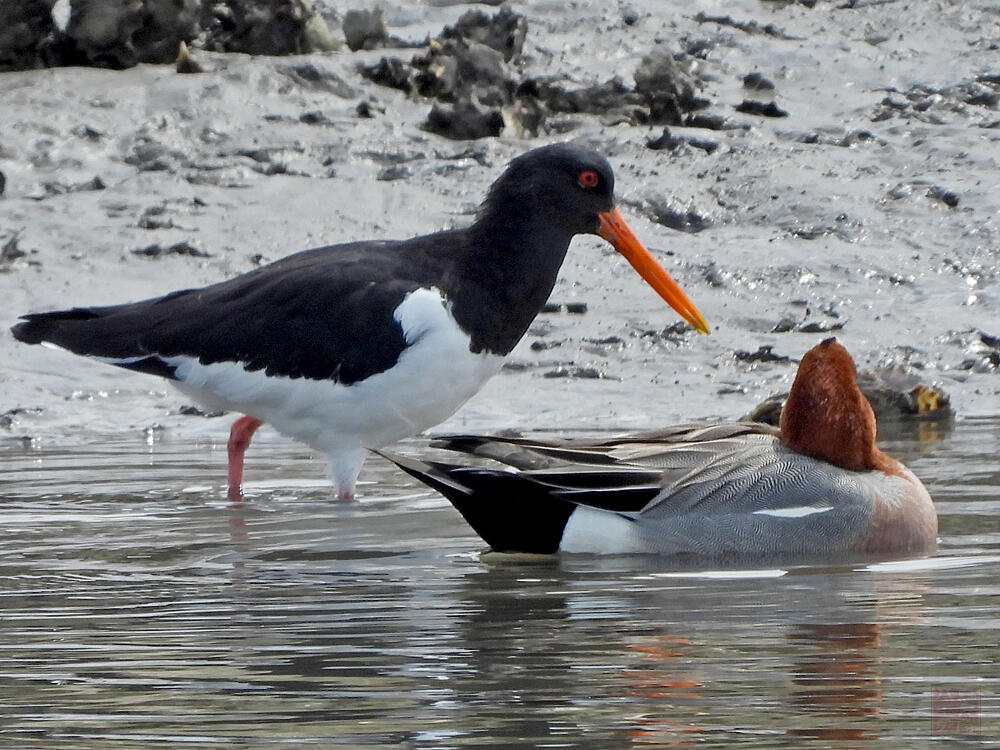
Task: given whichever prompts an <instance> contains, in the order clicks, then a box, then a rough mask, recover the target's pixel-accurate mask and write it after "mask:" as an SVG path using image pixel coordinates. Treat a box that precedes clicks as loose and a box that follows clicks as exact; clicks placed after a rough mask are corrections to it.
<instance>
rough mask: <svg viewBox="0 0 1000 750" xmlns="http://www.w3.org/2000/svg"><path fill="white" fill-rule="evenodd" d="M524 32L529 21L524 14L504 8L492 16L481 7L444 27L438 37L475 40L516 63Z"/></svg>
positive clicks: (506, 60)
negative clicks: (452, 24) (453, 23)
mask: <svg viewBox="0 0 1000 750" xmlns="http://www.w3.org/2000/svg"><path fill="white" fill-rule="evenodd" d="M527 34H528V22H527V20H525V18H524V16H522V15H521V14H520V13H515V12H514V11H513V10H511V9H510V8H509V7H504V8H501V9H500V12H499V13H497V14H496V15H494V16H493V17H490V16H488V15H486V14H485V13H483V12H482V11H481V10H470V11H468V12H467V13H465V14H463V15H462V17H461V18H459V19H458V21H457V22H456V24H455V25H454V26H448V27H445V29H444V31H443V32H441V38H442V39H456V38H459V39H464V40H466V41H468V42H478V43H479V44H484V45H486V46H487V47H490V48H492V49H494V50H496V51H497V52H499V53H500V54H501V55H503V59H504V61H505V62H517V61H519V60H520V58H521V50H522V49H523V48H524V39H525V37H526V36H527Z"/></svg>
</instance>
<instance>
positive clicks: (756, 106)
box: [736, 99, 788, 117]
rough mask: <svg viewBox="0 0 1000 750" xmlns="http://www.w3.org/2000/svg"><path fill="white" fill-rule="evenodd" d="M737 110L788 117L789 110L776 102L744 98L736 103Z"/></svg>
mask: <svg viewBox="0 0 1000 750" xmlns="http://www.w3.org/2000/svg"><path fill="white" fill-rule="evenodd" d="M736 111H737V112H743V113H745V114H748V115H759V116H760V117H788V112H786V111H785V110H783V109H782V108H781V107H779V106H778V105H777V104H775V103H774V102H759V101H756V100H754V99H744V100H743V101H742V102H740V103H739V104H737V105H736Z"/></svg>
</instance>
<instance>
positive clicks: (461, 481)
mask: <svg viewBox="0 0 1000 750" xmlns="http://www.w3.org/2000/svg"><path fill="white" fill-rule="evenodd" d="M379 453H380V455H382V456H383V457H385V458H386V459H388V460H389V461H392V462H393V463H394V464H396V466H398V467H399V468H400V469H402V470H403V471H405V472H406V473H407V474H409V475H410V476H412V477H415V478H416V479H419V480H420V481H421V482H423V483H424V484H426V485H428V486H430V487H433V488H434V489H435V490H437V491H438V492H440V493H441V494H442V495H444V496H445V497H446V498H447V499H448V500H449V501H450V502H451V504H452V505H454V506H455V508H456V509H457V510H458V512H459V513H461V514H462V517H463V518H465V520H466V521H467V522H468V524H469V525H470V526H471V527H472V528H473V529H474V530H475V532H476V533H477V534H479V536H481V537H482V538H483V541H485V542H486V543H487V544H488V545H490V547H492V548H493V549H495V550H497V551H498V552H531V553H535V554H551V553H553V552H557V551H558V550H559V542H560V541H561V540H562V535H563V530H564V529H565V528H566V522H567V521H568V520H569V517H570V514H571V513H572V512H573V509H574V508H575V507H576V505H575V504H573V503H570V502H567V501H565V500H561V499H559V498H557V497H554V496H553V495H551V494H549V490H550V489H551V488H546V487H544V486H542V485H539V484H536V483H534V482H527V481H524V479H522V478H521V477H520V476H518V475H517V474H514V473H511V472H508V471H502V470H496V469H488V468H482V467H477V466H454V465H451V464H445V463H438V462H427V461H420V460H418V459H414V458H409V457H406V456H400V455H397V454H394V453H387V452H385V451H379Z"/></svg>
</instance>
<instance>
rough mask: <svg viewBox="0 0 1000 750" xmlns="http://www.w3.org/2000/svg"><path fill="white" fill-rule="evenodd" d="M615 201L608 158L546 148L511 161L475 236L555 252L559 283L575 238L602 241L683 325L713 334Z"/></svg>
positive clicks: (555, 146)
mask: <svg viewBox="0 0 1000 750" xmlns="http://www.w3.org/2000/svg"><path fill="white" fill-rule="evenodd" d="M614 194H615V176H614V174H613V173H612V171H611V165H610V164H608V161H607V159H605V158H604V157H603V156H601V155H600V154H598V153H596V152H594V151H589V150H587V149H583V148H579V147H578V146H573V145H571V144H568V143H557V144H553V145H551V146H543V147H541V148H536V149H534V150H533V151H529V152H528V153H526V154H524V155H522V156H519V157H517V158H516V159H514V160H513V161H511V163H510V165H509V166H508V167H507V170H506V171H505V172H504V173H503V174H502V175H500V177H499V178H498V179H497V181H496V182H494V183H493V186H492V187H491V188H490V191H489V193H488V194H487V196H486V200H485V201H484V202H483V205H482V208H481V209H480V211H479V218H478V220H477V222H476V227H477V231H478V232H479V233H481V234H483V235H486V236H488V237H494V236H497V235H506V236H507V237H508V238H510V237H511V236H512V235H514V236H516V237H517V238H518V240H519V242H518V244H519V245H521V246H522V247H523V248H525V249H527V250H528V251H535V250H538V249H539V248H546V249H548V250H551V251H552V252H553V253H554V255H553V257H552V258H551V262H550V264H549V265H550V271H551V273H552V277H553V282H554V280H555V279H554V275H555V270H557V269H558V265H559V264H560V263H562V256H563V254H564V253H565V252H566V248H567V247H568V245H569V241H570V239H571V238H572V237H573V235H576V234H597V235H600V236H601V237H603V238H604V239H606V240H607V241H608V242H610V243H611V244H612V245H614V247H615V249H616V250H617V251H618V252H619V253H621V254H622V255H624V256H625V258H626V259H627V260H628V262H629V263H631V264H632V267H633V268H635V270H636V271H638V272H639V275H640V276H642V277H643V278H644V279H645V280H646V282H647V283H648V284H649V285H650V286H651V287H653V289H655V290H656V291H657V293H658V294H659V295H660V296H661V297H663V299H664V300H666V301H667V303H668V304H669V305H670V306H671V307H673V308H674V309H675V310H677V312H678V313H680V315H681V317H682V318H684V319H685V320H686V321H687V322H688V323H690V324H691V325H692V326H693V327H694V328H695V329H696V330H698V331H701V332H702V333H708V332H709V328H708V324H707V323H706V322H705V319H704V318H703V317H702V315H701V313H700V312H698V309H697V308H696V307H695V306H694V303H692V302H691V300H690V299H688V296H687V295H686V294H685V293H684V291H683V290H682V289H681V288H680V286H678V285H677V282H676V281H674V280H673V278H671V276H670V274H669V273H667V271H666V270H665V269H664V268H663V267H662V266H661V265H660V264H659V262H658V261H657V260H656V259H655V258H654V257H653V255H652V254H651V253H650V252H649V250H647V249H646V247H645V246H644V245H643V244H642V242H641V241H640V240H639V238H638V237H636V235H635V233H634V232H633V231H632V229H631V228H630V227H629V225H628V223H627V222H626V221H625V217H623V216H622V215H621V212H619V211H618V209H617V208H615V197H614ZM550 290H551V286H550V287H549V288H548V289H546V290H545V295H546V296H547V295H548V292H549V291H550Z"/></svg>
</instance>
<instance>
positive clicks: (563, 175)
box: [480, 143, 615, 236]
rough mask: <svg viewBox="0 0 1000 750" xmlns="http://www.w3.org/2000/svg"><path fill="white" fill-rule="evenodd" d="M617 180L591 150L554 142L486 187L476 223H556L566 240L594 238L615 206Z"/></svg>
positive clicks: (513, 163)
mask: <svg viewBox="0 0 1000 750" xmlns="http://www.w3.org/2000/svg"><path fill="white" fill-rule="evenodd" d="M614 195H615V176H614V173H613V172H612V171H611V165H610V164H608V160H607V159H605V158H604V157H603V156H601V155H600V154H598V153H596V152H594V151H588V150H587V149H583V148H579V147H578V146H573V145H571V144H569V143H556V144H553V145H551V146H542V147H541V148H536V149H534V150H532V151H529V152H528V153H526V154H522V155H521V156H519V157H517V158H516V159H514V160H513V161H511V163H510V165H509V166H508V167H507V170H506V171H505V172H504V173H503V174H502V175H500V177H499V178H497V180H496V182H494V183H493V186H492V187H491V188H490V191H489V193H488V194H487V196H486V200H485V201H483V205H482V208H481V209H480V219H481V220H482V219H486V220H493V221H497V220H508V221H523V220H524V217H525V216H531V217H537V219H539V220H544V221H546V222H555V223H556V224H557V225H558V227H559V228H560V229H563V230H564V231H565V232H567V233H568V234H569V235H570V236H572V235H574V234H596V233H597V232H598V229H599V228H600V221H599V219H598V214H599V213H601V212H605V211H610V210H611V209H612V208H614V203H615V198H614Z"/></svg>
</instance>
